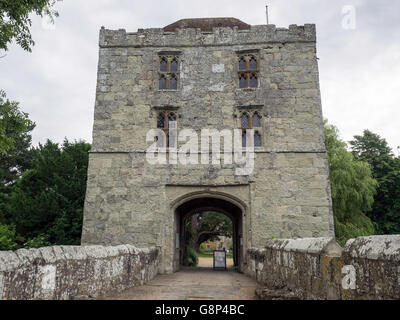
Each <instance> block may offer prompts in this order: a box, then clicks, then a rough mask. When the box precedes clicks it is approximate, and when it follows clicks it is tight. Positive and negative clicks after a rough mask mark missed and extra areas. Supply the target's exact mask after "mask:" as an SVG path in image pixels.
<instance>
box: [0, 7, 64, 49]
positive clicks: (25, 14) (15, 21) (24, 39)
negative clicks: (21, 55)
mask: <svg viewBox="0 0 400 320" xmlns="http://www.w3.org/2000/svg"><path fill="white" fill-rule="evenodd" d="M56 2H57V0H1V1H0V49H3V50H5V51H7V50H8V46H9V44H10V43H11V42H12V41H14V40H15V41H16V42H17V44H18V45H20V46H21V47H22V48H23V49H24V50H26V51H31V50H32V46H33V45H34V44H35V43H34V41H33V39H32V36H31V32H30V27H31V26H32V20H31V19H30V17H29V15H30V14H31V13H35V14H37V15H39V16H41V17H43V16H48V17H49V18H50V20H51V21H52V22H54V18H55V17H58V12H57V11H55V10H54V9H53V8H54V5H55V4H56Z"/></svg>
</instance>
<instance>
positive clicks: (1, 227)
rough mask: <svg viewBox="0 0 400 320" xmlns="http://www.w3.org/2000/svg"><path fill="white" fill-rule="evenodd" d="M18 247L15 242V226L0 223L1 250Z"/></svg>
mask: <svg viewBox="0 0 400 320" xmlns="http://www.w3.org/2000/svg"><path fill="white" fill-rule="evenodd" d="M16 248H17V244H16V243H15V226H8V225H5V224H0V251H1V250H14V249H16Z"/></svg>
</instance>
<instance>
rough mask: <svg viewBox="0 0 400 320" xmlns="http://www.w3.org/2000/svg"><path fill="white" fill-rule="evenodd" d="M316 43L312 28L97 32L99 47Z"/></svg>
mask: <svg viewBox="0 0 400 320" xmlns="http://www.w3.org/2000/svg"><path fill="white" fill-rule="evenodd" d="M288 42H316V28H315V24H305V25H304V26H297V25H295V24H293V25H290V26H289V28H277V27H276V26H275V25H272V24H270V25H254V26H250V30H239V28H238V27H237V26H234V27H233V28H231V27H216V28H212V32H204V31H202V30H201V29H200V28H183V29H177V30H176V31H175V32H168V31H165V30H164V29H163V28H150V29H139V30H138V31H137V32H132V33H130V32H126V30H125V29H120V30H108V29H105V28H104V27H102V28H101V30H100V47H166V46H168V47H169V46H173V47H187V46H223V45H238V46H241V45H251V44H262V43H288Z"/></svg>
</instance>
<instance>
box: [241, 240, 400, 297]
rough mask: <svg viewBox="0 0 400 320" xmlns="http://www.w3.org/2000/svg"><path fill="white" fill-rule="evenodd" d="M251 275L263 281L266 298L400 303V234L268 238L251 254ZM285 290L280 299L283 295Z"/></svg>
mask: <svg viewBox="0 0 400 320" xmlns="http://www.w3.org/2000/svg"><path fill="white" fill-rule="evenodd" d="M246 273H247V274H249V275H250V276H251V277H253V278H255V279H257V281H259V282H260V283H263V284H264V285H265V286H266V288H265V289H263V290H259V291H258V295H259V296H260V297H261V298H263V299H279V298H282V299H285V298H286V299H293V298H297V299H307V300H319V299H332V300H367V299H368V300H398V299H400V236H396V235H394V236H371V237H360V238H357V239H351V240H349V241H348V242H347V243H346V245H345V247H344V248H341V247H340V246H339V245H338V244H337V243H336V241H335V239H333V238H310V239H290V240H288V239H287V240H285V239H280V240H278V239H275V240H268V241H267V245H266V247H265V248H264V249H250V250H248V252H247V271H246ZM277 292H280V296H278V295H277Z"/></svg>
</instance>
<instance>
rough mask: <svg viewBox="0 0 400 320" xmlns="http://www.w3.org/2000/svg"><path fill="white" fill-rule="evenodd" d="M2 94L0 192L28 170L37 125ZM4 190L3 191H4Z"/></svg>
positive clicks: (0, 101)
mask: <svg viewBox="0 0 400 320" xmlns="http://www.w3.org/2000/svg"><path fill="white" fill-rule="evenodd" d="M5 98H6V95H5V93H4V92H0V191H3V192H5V190H4V187H5V186H10V185H11V184H13V183H14V182H15V181H16V179H17V178H18V176H19V175H20V174H21V173H22V172H23V171H25V170H26V169H28V167H29V164H30V161H31V160H32V156H31V153H30V150H29V149H30V147H31V141H32V136H31V131H32V130H33V129H34V128H35V124H34V123H33V122H32V121H31V120H29V118H28V114H27V113H24V112H21V111H20V110H19V105H18V103H17V102H11V101H9V100H6V99H5ZM2 189H3V190H2Z"/></svg>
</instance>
